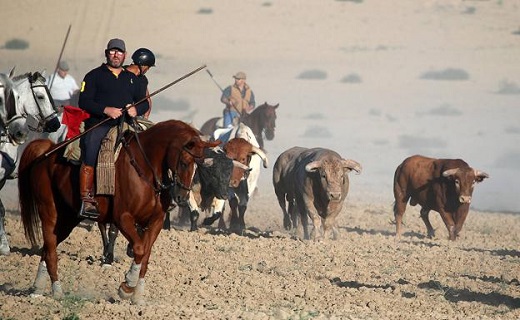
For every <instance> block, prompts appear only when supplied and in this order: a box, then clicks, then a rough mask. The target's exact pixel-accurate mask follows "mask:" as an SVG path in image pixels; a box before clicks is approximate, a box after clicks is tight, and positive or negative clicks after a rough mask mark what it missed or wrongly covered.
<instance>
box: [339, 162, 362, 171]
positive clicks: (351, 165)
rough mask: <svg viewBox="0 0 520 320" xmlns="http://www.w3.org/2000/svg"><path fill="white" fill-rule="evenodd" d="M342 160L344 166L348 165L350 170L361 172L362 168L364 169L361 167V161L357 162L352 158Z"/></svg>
mask: <svg viewBox="0 0 520 320" xmlns="http://www.w3.org/2000/svg"><path fill="white" fill-rule="evenodd" d="M342 162H343V167H346V168H348V169H350V170H354V171H356V172H357V174H360V173H361V170H362V169H363V168H362V167H361V164H360V163H358V162H356V161H354V160H352V159H347V160H345V159H343V161H342Z"/></svg>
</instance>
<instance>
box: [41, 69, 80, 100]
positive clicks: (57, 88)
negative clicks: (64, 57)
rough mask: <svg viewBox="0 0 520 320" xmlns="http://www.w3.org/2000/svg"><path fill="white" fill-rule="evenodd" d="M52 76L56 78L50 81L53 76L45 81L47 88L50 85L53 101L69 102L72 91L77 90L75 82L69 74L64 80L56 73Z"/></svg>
mask: <svg viewBox="0 0 520 320" xmlns="http://www.w3.org/2000/svg"><path fill="white" fill-rule="evenodd" d="M54 75H55V76H56V77H55V79H54V81H53V80H52V78H53V76H50V77H49V79H47V86H50V85H51V83H52V88H51V96H52V98H53V99H54V100H69V99H70V98H71V97H72V94H73V93H74V91H76V90H79V87H78V85H77V83H76V80H74V78H73V77H72V76H71V75H70V74H67V75H66V76H65V78H62V77H60V76H59V75H58V74H57V73H55V74H54Z"/></svg>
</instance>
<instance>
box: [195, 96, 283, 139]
mask: <svg viewBox="0 0 520 320" xmlns="http://www.w3.org/2000/svg"><path fill="white" fill-rule="evenodd" d="M278 105H279V104H276V105H274V106H272V105H269V104H268V103H267V102H265V103H264V104H262V105H260V106H258V107H256V108H255V109H253V112H251V113H250V114H246V113H244V114H243V115H242V118H241V119H240V120H241V122H243V123H244V124H245V125H247V126H248V127H249V128H251V130H253V133H254V134H255V137H256V140H257V141H258V144H259V145H260V148H262V149H263V148H264V139H263V134H265V138H266V139H267V140H269V141H271V140H273V139H274V130H275V127H276V108H278ZM221 118H222V117H215V118H211V119H209V120H208V121H206V122H205V123H204V124H203V125H202V127H201V128H200V131H201V132H202V134H205V135H209V136H213V132H215V130H216V129H217V128H218V127H217V122H218V121H219V120H220V119H221Z"/></svg>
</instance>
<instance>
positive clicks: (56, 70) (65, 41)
mask: <svg viewBox="0 0 520 320" xmlns="http://www.w3.org/2000/svg"><path fill="white" fill-rule="evenodd" d="M71 27H72V25H71V24H69V29H68V30H67V35H66V36H65V40H64V41H63V45H62V46H61V51H60V55H59V57H58V62H56V68H54V73H53V74H52V80H51V83H50V84H49V90H50V89H52V84H53V83H54V78H56V72H58V68H59V67H60V61H61V56H62V55H63V51H64V50H65V45H66V44H67V40H68V39H69V34H70V28H71Z"/></svg>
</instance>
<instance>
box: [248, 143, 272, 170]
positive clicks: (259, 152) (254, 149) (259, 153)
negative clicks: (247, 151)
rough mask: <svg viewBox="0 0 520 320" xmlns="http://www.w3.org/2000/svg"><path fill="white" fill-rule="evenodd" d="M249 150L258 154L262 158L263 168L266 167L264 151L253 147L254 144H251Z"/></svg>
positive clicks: (267, 164)
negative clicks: (251, 146)
mask: <svg viewBox="0 0 520 320" xmlns="http://www.w3.org/2000/svg"><path fill="white" fill-rule="evenodd" d="M251 151H252V152H253V153H256V154H257V155H259V156H260V158H262V161H263V162H264V168H267V167H268V166H269V163H268V161H267V156H266V155H265V152H263V151H262V150H261V149H260V148H258V147H255V146H253V148H251Z"/></svg>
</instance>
